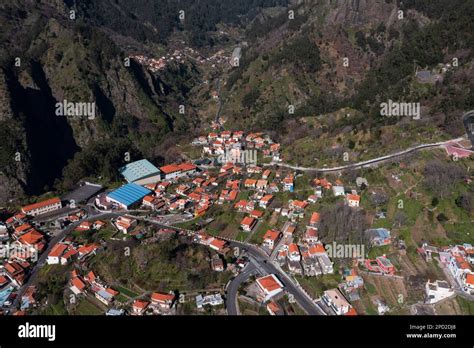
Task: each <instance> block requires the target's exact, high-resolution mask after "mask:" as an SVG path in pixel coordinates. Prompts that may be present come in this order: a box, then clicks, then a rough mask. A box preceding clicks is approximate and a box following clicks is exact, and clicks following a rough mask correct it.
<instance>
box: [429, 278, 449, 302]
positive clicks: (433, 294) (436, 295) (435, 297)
mask: <svg viewBox="0 0 474 348" xmlns="http://www.w3.org/2000/svg"><path fill="white" fill-rule="evenodd" d="M425 293H426V299H425V303H429V304H432V303H436V302H439V301H441V300H444V299H445V298H448V297H451V296H453V295H454V294H455V293H454V289H452V288H451V286H450V285H449V283H448V282H447V281H443V280H436V281H434V282H430V281H429V280H428V281H427V282H426V285H425Z"/></svg>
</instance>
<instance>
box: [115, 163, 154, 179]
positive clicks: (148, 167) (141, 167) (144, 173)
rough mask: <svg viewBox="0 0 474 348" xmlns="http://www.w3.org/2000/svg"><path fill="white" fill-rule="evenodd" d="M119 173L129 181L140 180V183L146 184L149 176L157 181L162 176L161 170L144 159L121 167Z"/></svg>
mask: <svg viewBox="0 0 474 348" xmlns="http://www.w3.org/2000/svg"><path fill="white" fill-rule="evenodd" d="M119 173H120V174H121V175H122V176H123V177H124V178H125V180H127V182H138V183H139V184H146V183H148V182H141V181H144V180H145V181H146V179H147V178H150V179H151V181H150V183H151V182H153V181H155V182H156V181H157V180H158V179H159V176H160V170H159V169H158V168H157V167H155V166H154V165H153V164H151V163H150V162H149V161H148V160H146V159H142V160H139V161H135V162H132V163H129V164H127V165H125V166H123V167H121V168H120V169H119Z"/></svg>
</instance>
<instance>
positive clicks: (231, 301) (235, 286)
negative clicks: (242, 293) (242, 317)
mask: <svg viewBox="0 0 474 348" xmlns="http://www.w3.org/2000/svg"><path fill="white" fill-rule="evenodd" d="M257 272H258V270H257V267H256V266H255V264H254V263H253V262H249V263H248V264H247V266H245V268H244V270H243V271H242V273H240V274H239V275H238V276H237V277H235V278H234V279H232V280H231V282H230V283H229V286H228V287H227V294H226V300H225V306H226V308H227V314H229V315H239V314H240V313H239V310H238V304H237V297H238V295H239V294H238V291H239V288H240V286H241V285H242V284H243V283H245V282H246V281H247V280H248V279H249V278H250V277H251V276H252V275H254V274H256V273H257Z"/></svg>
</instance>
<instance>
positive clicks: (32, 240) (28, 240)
mask: <svg viewBox="0 0 474 348" xmlns="http://www.w3.org/2000/svg"><path fill="white" fill-rule="evenodd" d="M18 240H19V242H20V243H21V244H24V245H35V244H37V243H39V242H40V241H42V240H43V235H42V234H41V233H39V232H38V231H36V230H32V231H30V232H27V233H25V234H24V235H22V236H21V237H20V238H19V239H18Z"/></svg>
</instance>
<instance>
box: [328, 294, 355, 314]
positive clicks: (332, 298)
mask: <svg viewBox="0 0 474 348" xmlns="http://www.w3.org/2000/svg"><path fill="white" fill-rule="evenodd" d="M321 298H322V300H323V302H324V303H325V304H326V305H327V306H328V307H330V308H331V309H332V310H333V311H334V312H335V313H336V315H343V314H346V313H348V312H349V310H350V309H351V305H350V303H349V302H347V300H346V299H345V297H344V295H342V293H341V291H339V289H331V290H326V291H324V295H323V296H322V297H321Z"/></svg>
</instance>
